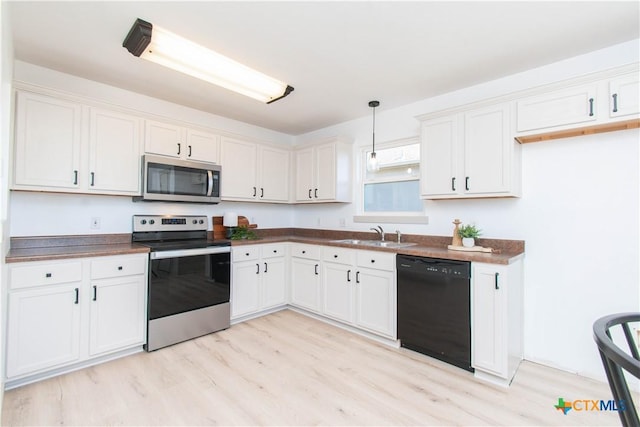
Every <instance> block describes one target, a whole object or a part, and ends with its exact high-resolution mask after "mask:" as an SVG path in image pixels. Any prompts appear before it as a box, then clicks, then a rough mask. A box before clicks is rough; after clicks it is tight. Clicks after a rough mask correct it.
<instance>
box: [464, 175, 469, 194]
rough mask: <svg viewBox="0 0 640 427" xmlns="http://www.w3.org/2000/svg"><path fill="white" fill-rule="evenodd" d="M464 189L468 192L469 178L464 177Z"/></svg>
mask: <svg viewBox="0 0 640 427" xmlns="http://www.w3.org/2000/svg"><path fill="white" fill-rule="evenodd" d="M464 189H465V190H467V191H469V177H468V176H465V177H464Z"/></svg>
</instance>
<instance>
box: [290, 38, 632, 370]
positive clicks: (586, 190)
mask: <svg viewBox="0 0 640 427" xmlns="http://www.w3.org/2000/svg"><path fill="white" fill-rule="evenodd" d="M639 42H640V40H635V41H632V42H628V43H624V44H620V45H617V46H613V47H611V48H608V49H604V50H601V51H597V52H593V53H590V54H588V55H583V56H580V57H576V58H570V59H567V60H565V61H562V62H559V63H555V64H551V65H548V66H545V67H542V68H539V69H536V70H531V71H527V72H524V73H520V74H517V75H513V76H508V77H506V78H502V79H499V80H496V81H492V82H488V83H485V84H481V85H478V86H474V87H471V88H467V89H464V90H460V91H457V92H453V93H449V94H445V95H442V96H438V97H436V98H430V99H426V100H423V101H420V102H417V103H414V104H410V105H406V106H403V107H401V108H396V109H393V110H385V109H384V105H385V104H384V99H380V102H381V105H380V107H379V108H378V109H377V111H376V142H378V143H380V142H384V141H390V140H396V139H401V138H406V137H411V136H414V135H418V134H419V123H418V121H417V120H416V119H415V116H418V115H421V114H425V113H429V112H431V111H437V110H442V109H446V108H450V107H455V106H458V105H461V104H467V103H470V102H474V101H478V100H482V99H486V98H491V97H496V96H501V95H505V94H508V93H511V92H514V91H518V90H523V89H527V88H530V87H534V86H540V85H544V84H548V83H553V82H556V81H561V80H565V79H568V78H571V77H577V76H581V75H585V74H589V73H594V72H598V71H603V70H606V69H609V68H614V67H617V66H621V65H626V64H630V63H634V62H638V60H639V57H638V56H639V52H640V43H639ZM373 98H375V94H372V99H373ZM371 125H372V123H371V117H363V118H362V119H358V120H353V121H350V122H345V123H341V124H339V125H336V126H332V127H329V128H325V129H321V130H319V131H316V132H312V133H309V134H306V135H301V136H299V137H298V138H297V141H298V142H301V143H302V142H308V141H312V140H314V139H320V138H323V137H327V136H331V135H346V136H349V137H351V138H353V139H354V141H355V144H354V145H355V147H356V150H357V147H358V146H362V145H365V146H370V144H371ZM639 141H640V132H639V130H638V129H634V130H627V131H620V132H614V133H607V134H600V135H593V136H588V137H577V138H570V139H563V140H555V141H549V142H543V143H536V144H527V145H524V146H523V147H522V149H523V153H522V160H523V171H522V181H523V189H522V198H520V199H486V200H479V199H478V200H442V201H426V202H425V211H426V215H427V216H428V217H429V224H427V225H408V224H383V227H384V228H385V231H390V232H393V231H395V230H396V229H400V230H401V231H402V232H403V233H420V234H430V235H443V236H448V235H451V233H452V230H453V225H452V221H453V220H454V219H455V218H460V219H461V220H462V221H463V222H475V223H476V224H477V225H478V226H479V227H480V228H481V229H482V230H483V232H484V233H483V234H484V237H492V238H502V239H519V240H525V250H526V255H525V339H524V342H525V357H526V358H527V359H529V360H533V361H538V362H540V363H544V364H547V365H550V366H555V367H559V368H562V369H565V370H568V371H571V372H577V373H580V374H583V375H585V376H590V377H593V378H598V379H600V380H603V381H605V380H606V378H605V376H604V371H603V368H602V364H601V361H600V359H599V356H598V352H597V349H596V346H595V343H594V341H593V339H592V330H591V327H592V324H593V322H594V321H595V320H596V319H597V318H598V317H599V316H602V315H605V314H610V313H615V312H622V311H640V290H639V284H640V273H639V271H638V270H639V266H638V265H639V258H640V251H639V248H638V237H639V235H638V233H639V232H638V223H639V218H640V212H639V209H638V205H639V195H638V188H639V163H640V162H639V151H638V143H639ZM358 187H359V184H358V183H357V182H356V183H355V184H354V188H353V189H354V191H358V190H359V188H358ZM355 214H357V207H356V205H355V204H351V205H337V206H334V205H325V206H317V207H316V206H300V207H297V208H296V215H295V221H296V222H295V225H296V227H320V228H327V229H339V225H338V224H339V223H340V220H341V219H342V218H345V219H346V223H347V228H349V229H359V230H368V229H369V228H370V227H371V226H372V224H362V223H353V222H352V218H353V215H355ZM318 221H320V223H319V225H318Z"/></svg>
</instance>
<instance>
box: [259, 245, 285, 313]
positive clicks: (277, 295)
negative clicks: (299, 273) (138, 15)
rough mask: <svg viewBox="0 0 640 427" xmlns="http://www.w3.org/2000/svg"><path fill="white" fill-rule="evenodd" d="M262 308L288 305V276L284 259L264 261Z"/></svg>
mask: <svg viewBox="0 0 640 427" xmlns="http://www.w3.org/2000/svg"><path fill="white" fill-rule="evenodd" d="M261 268H262V273H261V275H262V301H261V304H260V305H261V308H271V307H276V306H279V305H284V304H286V303H287V276H286V263H285V259H284V257H278V258H266V259H263V260H262V265H261Z"/></svg>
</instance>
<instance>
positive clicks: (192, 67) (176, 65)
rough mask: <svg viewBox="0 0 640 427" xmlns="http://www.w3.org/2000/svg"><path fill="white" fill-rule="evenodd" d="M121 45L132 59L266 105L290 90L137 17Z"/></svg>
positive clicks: (290, 89) (285, 94) (257, 72)
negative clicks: (144, 61) (150, 63)
mask: <svg viewBox="0 0 640 427" xmlns="http://www.w3.org/2000/svg"><path fill="white" fill-rule="evenodd" d="M122 46H123V47H125V48H126V49H127V50H128V51H129V52H130V53H131V54H132V55H134V56H138V57H140V58H143V59H146V60H147V61H151V62H155V63H156V64H159V65H162V66H165V67H168V68H171V69H173V70H175V71H179V72H181V73H184V74H188V75H190V76H192V77H195V78H198V79H201V80H204V81H207V82H209V83H213V84H214V85H217V86H221V87H224V88H226V89H229V90H232V91H234V92H237V93H241V94H242V95H245V96H248V97H250V98H254V99H257V100H258V101H261V102H265V103H267V104H270V103H272V102H274V101H277V100H278V99H282V98H284V97H285V96H287V95H289V94H290V93H291V92H292V91H293V87H291V86H289V85H288V84H286V83H284V82H282V81H280V80H277V79H274V78H273V77H269V76H267V75H265V74H263V73H261V72H259V71H256V70H254V69H252V68H249V67H247V66H246V65H243V64H240V63H239V62H236V61H234V60H233V59H230V58H227V57H226V56H223V55H221V54H219V53H217V52H214V51H212V50H210V49H208V48H206V47H204V46H200V45H198V44H196V43H194V42H192V41H190V40H187V39H185V38H183V37H180V36H178V35H177V34H173V33H171V32H169V31H167V30H165V29H163V28H161V27H158V26H156V25H152V24H150V23H149V22H146V21H143V20H142V19H139V18H138V19H137V20H136V22H135V23H134V24H133V27H131V30H130V31H129V34H128V35H127V37H126V38H125V40H124V42H123V44H122Z"/></svg>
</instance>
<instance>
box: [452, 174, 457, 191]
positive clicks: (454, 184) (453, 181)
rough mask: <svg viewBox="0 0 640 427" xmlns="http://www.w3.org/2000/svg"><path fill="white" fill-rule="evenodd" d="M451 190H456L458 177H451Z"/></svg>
mask: <svg viewBox="0 0 640 427" xmlns="http://www.w3.org/2000/svg"><path fill="white" fill-rule="evenodd" d="M451 191H456V177H455V176H454V177H453V178H451Z"/></svg>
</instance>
